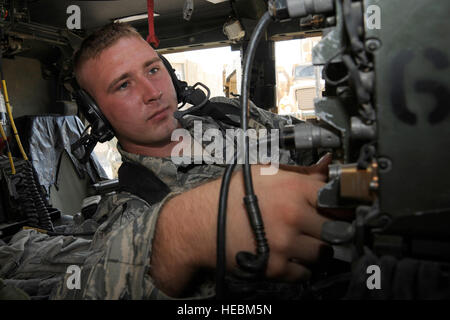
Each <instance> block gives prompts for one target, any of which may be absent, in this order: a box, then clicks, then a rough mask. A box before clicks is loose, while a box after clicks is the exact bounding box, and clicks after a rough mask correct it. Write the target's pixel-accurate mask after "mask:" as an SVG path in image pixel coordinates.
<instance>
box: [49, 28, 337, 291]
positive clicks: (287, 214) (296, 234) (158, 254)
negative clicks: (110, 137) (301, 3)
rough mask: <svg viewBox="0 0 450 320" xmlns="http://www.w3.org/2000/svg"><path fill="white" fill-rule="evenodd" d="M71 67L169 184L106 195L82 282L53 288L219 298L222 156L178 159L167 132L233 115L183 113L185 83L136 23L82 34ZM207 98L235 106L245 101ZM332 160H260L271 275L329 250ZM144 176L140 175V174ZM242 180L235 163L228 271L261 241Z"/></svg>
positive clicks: (272, 124)
mask: <svg viewBox="0 0 450 320" xmlns="http://www.w3.org/2000/svg"><path fill="white" fill-rule="evenodd" d="M74 71H75V75H76V79H77V81H78V83H79V85H80V86H81V87H82V88H83V89H84V90H85V91H87V92H88V93H89V94H90V96H92V98H93V99H94V100H95V101H96V103H97V104H98V107H99V108H100V110H101V112H102V113H103V115H104V116H105V117H106V119H107V120H108V121H109V123H110V124H111V126H112V127H113V128H114V133H115V135H116V137H117V139H118V149H119V151H120V153H121V155H122V158H123V161H124V163H136V164H139V165H141V166H143V167H145V170H150V171H151V172H153V173H154V175H155V176H156V177H157V178H158V181H161V182H162V183H163V184H164V185H165V186H167V187H168V189H169V190H170V192H169V193H168V194H167V195H166V196H165V197H164V198H163V199H162V200H161V201H159V202H156V203H149V201H146V200H145V199H143V198H142V197H139V196H137V195H136V194H133V193H129V192H119V193H117V194H115V195H112V196H110V197H108V198H107V199H106V200H105V201H104V202H102V203H101V205H100V207H99V208H98V210H97V212H96V214H95V215H94V217H93V219H96V221H99V223H100V222H101V223H102V224H101V225H100V227H99V228H98V230H97V233H96V235H95V237H94V240H93V243H92V247H91V248H92V250H93V253H92V255H91V256H90V257H89V258H87V259H86V261H85V263H84V265H83V271H82V280H81V283H82V288H81V291H77V293H76V292H74V291H70V290H67V288H66V287H65V285H63V284H62V285H60V287H59V289H58V291H57V293H56V294H55V295H54V298H86V299H119V298H131V299H143V298H169V297H203V298H206V297H210V296H213V295H214V289H213V288H214V282H213V281H212V280H211V279H213V278H212V277H211V275H212V274H213V272H214V269H215V267H216V230H217V208H218V200H219V190H220V183H221V179H220V178H221V176H222V174H223V172H224V168H225V166H224V165H220V164H200V165H184V164H181V165H177V164H175V163H174V162H173V161H171V152H172V150H173V148H174V147H175V146H176V145H177V143H178V141H172V140H171V135H172V132H173V131H174V130H176V129H177V128H185V129H187V130H189V131H190V132H192V130H193V122H194V120H201V121H202V122H203V124H204V125H203V129H206V128H223V127H224V126H225V127H226V126H227V124H226V123H222V122H220V121H217V120H215V119H213V118H212V117H210V116H193V115H188V116H186V117H184V118H182V119H180V120H177V119H175V118H174V112H175V111H176V110H177V106H178V102H177V93H176V90H175V88H174V84H173V82H172V79H171V77H170V75H169V72H168V70H167V69H166V67H165V65H164V64H163V62H162V60H161V58H160V56H158V54H157V53H156V51H155V50H154V49H153V48H152V47H151V46H150V45H149V44H148V43H147V42H146V41H145V40H144V39H142V37H141V36H140V35H139V33H137V32H136V30H134V29H133V28H132V27H130V26H128V25H125V24H111V25H108V26H106V27H104V28H102V29H101V30H99V31H97V32H95V33H94V34H92V35H91V36H89V37H88V38H86V39H85V41H84V42H83V44H82V46H81V48H80V50H79V51H78V52H77V53H76V55H75V59H74ZM211 101H216V102H217V101H219V102H222V103H227V104H230V105H232V106H235V107H237V108H238V107H239V103H238V101H237V100H231V99H226V98H216V99H211ZM292 121H293V120H292V119H291V118H289V117H280V116H277V115H274V114H272V113H270V112H267V111H265V110H262V109H259V108H256V107H255V106H252V107H251V120H250V126H251V127H253V128H261V127H266V128H280V127H281V126H283V125H286V124H290V123H291V122H292ZM303 156H304V159H302V162H303V163H308V162H309V161H311V158H310V157H309V154H307V153H305V154H303ZM284 162H285V163H293V162H292V161H291V160H286V161H284ZM329 162H330V157H329V156H328V157H326V158H325V159H323V161H320V162H319V163H318V164H316V165H314V166H311V167H302V168H299V169H298V170H297V171H298V172H293V171H289V170H284V169H281V170H279V171H278V173H277V174H276V175H271V176H264V175H261V174H260V170H259V169H260V166H259V165H255V166H253V167H252V170H253V182H254V185H255V192H256V194H257V195H258V198H259V202H260V203H259V204H260V208H261V212H262V216H263V220H264V223H265V228H266V234H267V239H268V242H269V245H270V250H271V251H270V257H269V261H268V266H267V271H266V276H267V277H268V278H271V279H277V280H281V281H298V280H305V279H308V277H310V275H311V267H312V266H313V265H314V263H315V262H317V261H318V259H319V258H320V257H321V255H323V254H328V255H329V256H331V253H332V250H331V247H330V246H328V245H327V244H325V243H324V242H322V241H321V240H320V232H321V226H322V224H323V223H324V222H325V221H327V220H329V218H327V217H325V216H324V215H322V214H320V213H319V212H318V209H317V207H316V202H317V192H318V190H319V189H320V188H321V187H322V186H323V185H324V184H325V180H326V169H327V165H328V164H329ZM309 164H310V163H309ZM284 168H286V167H284ZM142 176H143V175H140V174H139V173H138V174H136V175H135V176H134V177H132V179H135V180H136V181H138V180H140V179H142ZM242 181H243V178H242V173H241V172H240V171H238V172H236V173H235V174H234V176H233V178H232V180H231V185H230V194H229V200H228V218H227V234H226V239H227V240H226V245H227V251H226V256H227V269H228V270H232V269H233V268H236V267H237V265H236V261H235V259H234V257H235V255H236V253H238V252H239V251H250V252H254V251H255V248H254V239H253V234H252V230H251V227H250V224H249V221H248V218H247V215H246V212H245V208H244V206H243V204H242V199H243V196H244V190H243V183H242Z"/></svg>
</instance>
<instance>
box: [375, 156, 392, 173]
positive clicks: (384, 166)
mask: <svg viewBox="0 0 450 320" xmlns="http://www.w3.org/2000/svg"><path fill="white" fill-rule="evenodd" d="M377 162H378V168H379V170H380V172H389V171H390V170H391V169H392V161H391V160H389V159H388V158H378V161H377Z"/></svg>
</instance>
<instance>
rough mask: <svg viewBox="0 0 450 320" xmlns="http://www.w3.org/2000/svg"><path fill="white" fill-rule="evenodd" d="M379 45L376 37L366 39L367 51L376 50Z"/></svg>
mask: <svg viewBox="0 0 450 320" xmlns="http://www.w3.org/2000/svg"><path fill="white" fill-rule="evenodd" d="M380 47H381V42H380V40H378V39H368V40H367V41H366V48H367V50H369V51H372V52H373V51H376V50H378V49H379V48H380Z"/></svg>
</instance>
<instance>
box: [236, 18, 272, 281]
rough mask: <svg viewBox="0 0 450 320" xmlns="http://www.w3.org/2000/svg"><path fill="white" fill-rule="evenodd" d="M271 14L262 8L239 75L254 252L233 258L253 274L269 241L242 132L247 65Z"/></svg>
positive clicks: (246, 101) (245, 115)
mask: <svg viewBox="0 0 450 320" xmlns="http://www.w3.org/2000/svg"><path fill="white" fill-rule="evenodd" d="M271 20H272V18H271V16H270V14H269V12H266V13H265V14H264V15H263V16H262V17H261V19H260V20H259V21H258V24H257V25H256V27H255V30H254V31H253V33H252V36H251V37H250V42H249V44H248V47H247V53H246V56H245V60H244V71H243V76H242V87H241V94H242V95H241V107H242V113H241V128H242V130H243V132H244V141H243V146H244V168H243V173H244V186H245V197H244V203H245V206H246V209H247V213H248V216H249V220H250V225H251V227H252V229H253V232H254V235H255V238H256V256H255V255H253V254H252V253H250V252H239V253H238V254H237V255H236V260H237V263H238V265H239V266H240V267H241V268H242V269H243V270H245V272H247V273H248V272H250V273H251V274H254V275H261V274H262V273H264V271H265V268H266V266H267V261H268V259H269V245H268V243H267V239H266V235H265V231H264V223H263V220H262V217H261V212H260V209H259V205H258V198H257V197H256V195H255V193H254V190H253V181H252V173H251V167H250V163H249V150H248V149H249V142H248V135H246V134H245V133H246V132H247V129H248V113H249V95H250V76H251V68H252V65H253V59H254V56H255V51H256V48H257V46H258V42H259V40H260V39H261V37H262V35H263V34H264V31H265V29H266V28H267V26H268V25H269V23H270V22H271Z"/></svg>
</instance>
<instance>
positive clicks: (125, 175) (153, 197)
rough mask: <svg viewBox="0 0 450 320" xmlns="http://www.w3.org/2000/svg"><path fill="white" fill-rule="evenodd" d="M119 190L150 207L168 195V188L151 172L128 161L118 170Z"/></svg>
mask: <svg viewBox="0 0 450 320" xmlns="http://www.w3.org/2000/svg"><path fill="white" fill-rule="evenodd" d="M119 190H120V191H127V192H130V193H132V194H134V195H136V196H138V197H139V198H142V199H144V200H145V201H147V202H148V203H149V204H150V205H153V204H156V203H158V202H160V201H161V200H163V199H164V198H165V197H166V196H167V195H168V194H169V193H170V188H169V187H168V186H167V185H166V184H165V183H164V182H162V181H161V180H160V179H159V178H158V177H157V176H156V175H155V174H154V173H153V172H152V171H151V170H149V169H147V168H146V167H144V166H143V165H140V164H138V163H135V162H128V161H125V162H123V163H122V165H121V166H120V168H119Z"/></svg>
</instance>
